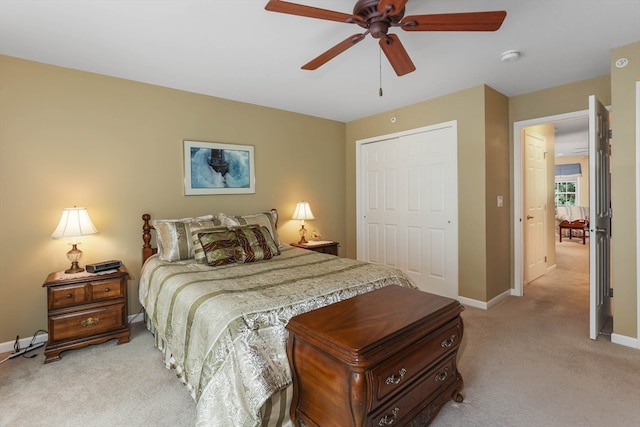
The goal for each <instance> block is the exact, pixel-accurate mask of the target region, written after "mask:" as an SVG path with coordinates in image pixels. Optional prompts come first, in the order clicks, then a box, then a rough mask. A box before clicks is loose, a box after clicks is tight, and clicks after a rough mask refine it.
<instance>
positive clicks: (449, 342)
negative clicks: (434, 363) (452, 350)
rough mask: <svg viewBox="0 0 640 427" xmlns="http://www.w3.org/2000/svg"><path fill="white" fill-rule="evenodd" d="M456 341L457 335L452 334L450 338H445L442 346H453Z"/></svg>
mask: <svg viewBox="0 0 640 427" xmlns="http://www.w3.org/2000/svg"><path fill="white" fill-rule="evenodd" d="M455 342H456V336H455V335H451V336H450V337H449V339H446V340H444V341H442V342H441V343H440V347H442V348H449V347H451V346H452V345H453V344H454V343H455Z"/></svg>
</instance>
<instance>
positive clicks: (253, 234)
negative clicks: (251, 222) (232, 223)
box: [235, 226, 280, 262]
mask: <svg viewBox="0 0 640 427" xmlns="http://www.w3.org/2000/svg"><path fill="white" fill-rule="evenodd" d="M235 234H236V238H237V239H238V244H239V246H238V247H237V248H236V250H235V259H236V261H237V262H254V261H262V260H267V259H271V258H273V257H274V256H276V255H280V249H279V248H278V245H277V244H276V243H275V242H274V241H273V238H272V237H271V233H270V232H269V229H268V228H267V227H264V226H262V227H255V226H249V227H239V228H236V229H235Z"/></svg>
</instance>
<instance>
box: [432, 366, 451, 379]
mask: <svg viewBox="0 0 640 427" xmlns="http://www.w3.org/2000/svg"><path fill="white" fill-rule="evenodd" d="M448 376H449V368H444V371H442V372H439V373H437V374H436V376H435V380H436V382H438V381H444V380H446V379H447V377H448Z"/></svg>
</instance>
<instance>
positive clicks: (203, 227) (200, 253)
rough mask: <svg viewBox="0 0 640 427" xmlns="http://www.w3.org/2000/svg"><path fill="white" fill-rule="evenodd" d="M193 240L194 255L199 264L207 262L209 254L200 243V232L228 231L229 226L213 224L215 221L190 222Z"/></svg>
mask: <svg viewBox="0 0 640 427" xmlns="http://www.w3.org/2000/svg"><path fill="white" fill-rule="evenodd" d="M189 230H190V233H191V241H192V242H193V256H194V258H195V259H196V262H197V263H199V264H206V263H207V254H206V253H205V251H204V248H203V247H202V243H200V238H199V237H198V234H199V233H211V232H220V231H227V227H220V226H216V225H214V224H213V221H194V222H192V223H190V224H189Z"/></svg>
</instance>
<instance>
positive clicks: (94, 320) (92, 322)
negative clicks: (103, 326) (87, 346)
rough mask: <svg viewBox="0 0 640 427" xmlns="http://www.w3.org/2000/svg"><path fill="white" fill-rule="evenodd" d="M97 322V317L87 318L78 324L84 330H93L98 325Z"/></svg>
mask: <svg viewBox="0 0 640 427" xmlns="http://www.w3.org/2000/svg"><path fill="white" fill-rule="evenodd" d="M99 321H100V319H98V318H97V317H89V318H87V319H84V320H83V321H82V322H81V323H80V324H81V325H82V326H84V327H85V328H93V327H94V326H96V325H97V324H98V322H99Z"/></svg>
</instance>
